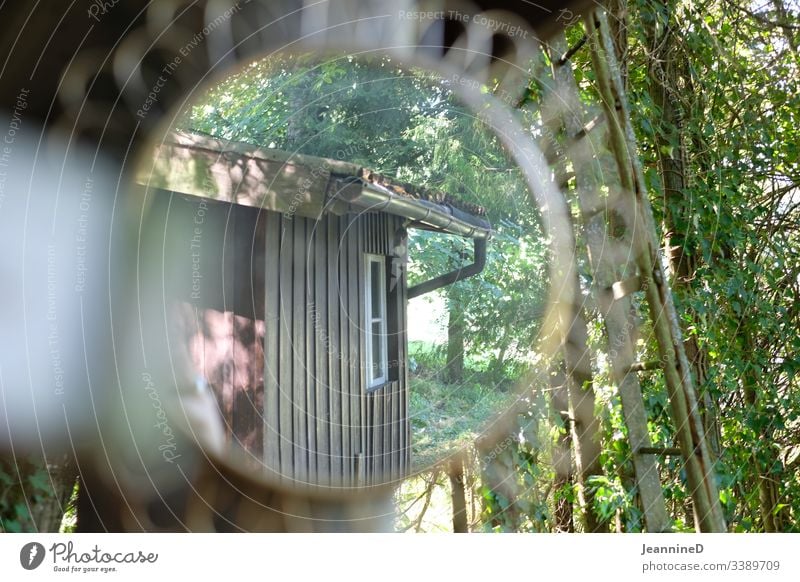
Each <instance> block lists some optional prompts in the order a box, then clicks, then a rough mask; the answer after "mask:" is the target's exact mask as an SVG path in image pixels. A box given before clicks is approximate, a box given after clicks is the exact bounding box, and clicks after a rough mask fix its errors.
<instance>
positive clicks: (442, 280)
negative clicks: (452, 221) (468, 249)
mask: <svg viewBox="0 0 800 582" xmlns="http://www.w3.org/2000/svg"><path fill="white" fill-rule="evenodd" d="M472 244H473V248H474V249H475V257H474V259H473V262H472V264H470V265H467V266H466V267H459V268H458V269H455V270H453V271H450V272H449V273H445V274H444V275H439V276H438V277H434V278H433V279H429V280H428V281H425V282H424V283H420V284H418V285H414V286H413V287H409V288H408V298H409V299H413V298H414V297H419V296H420V295H425V294H426V293H430V292H431V291H436V290H437V289H441V288H442V287H445V286H447V285H452V284H453V283H457V282H458V281H463V280H464V279H466V278H468V277H472V276H473V275H477V274H478V273H480V272H481V271H483V268H484V267H485V266H486V239H485V238H474V239H472Z"/></svg>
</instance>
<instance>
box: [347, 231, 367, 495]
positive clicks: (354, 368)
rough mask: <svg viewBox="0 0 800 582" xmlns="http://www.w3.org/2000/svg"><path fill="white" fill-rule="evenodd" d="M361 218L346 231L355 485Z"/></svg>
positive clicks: (358, 446)
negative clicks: (359, 222)
mask: <svg viewBox="0 0 800 582" xmlns="http://www.w3.org/2000/svg"><path fill="white" fill-rule="evenodd" d="M358 231H359V224H358V219H357V218H355V217H353V220H352V221H351V223H350V228H349V229H348V232H347V255H348V293H347V295H348V297H347V299H348V302H347V311H348V314H347V315H348V317H347V321H348V326H347V327H348V334H349V336H350V357H349V358H348V360H347V367H348V368H349V369H350V387H349V393H350V443H351V451H350V454H351V456H352V460H351V462H352V472H353V473H352V481H351V483H353V484H354V485H355V484H357V483H358V478H359V476H358V475H357V474H356V463H355V460H356V459H357V458H358V455H359V454H361V453H363V450H362V449H361V430H362V427H361V425H362V422H361V397H362V395H363V394H364V384H363V383H362V382H361V370H362V369H363V367H364V366H363V359H362V357H363V356H362V352H361V349H360V347H361V338H362V336H363V334H364V332H363V331H362V330H363V329H364V327H363V326H362V325H361V318H362V315H361V314H362V312H363V309H362V308H361V305H362V303H361V301H360V300H359V299H360V297H361V296H362V289H363V287H364V285H363V284H362V278H361V276H362V268H361V266H362V265H363V263H364V260H363V256H364V255H363V253H361V252H359V247H358V239H359V237H358Z"/></svg>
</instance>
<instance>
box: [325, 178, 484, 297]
mask: <svg viewBox="0 0 800 582" xmlns="http://www.w3.org/2000/svg"><path fill="white" fill-rule="evenodd" d="M333 190H334V193H333V195H332V196H331V197H330V199H329V201H328V203H327V204H331V203H336V202H344V203H346V204H347V206H348V207H349V208H350V209H353V208H355V209H360V210H371V211H378V212H388V213H389V214H396V215H398V216H403V217H405V218H409V219H411V220H413V221H415V222H416V223H417V224H418V225H419V227H420V228H426V227H427V228H432V229H433V230H438V231H444V232H448V233H450V234H454V235H457V236H463V237H466V238H471V239H472V244H473V248H474V256H473V262H472V263H471V264H469V265H466V266H464V267H459V268H457V269H454V270H453V271H450V272H449V273H445V274H443V275H439V276H437V277H434V278H433V279H430V280H428V281H425V282H423V283H420V284H418V285H414V286H413V287H409V288H408V298H409V299H413V298H414V297H419V296H420V295H424V294H426V293H430V292H431V291H436V290H437V289H441V288H442V287H445V286H447V285H452V284H453V283H457V282H458V281H463V280H464V279H466V278H468V277H472V276H474V275H477V274H478V273H480V272H481V271H483V269H484V267H485V266H486V241H487V240H488V239H489V237H490V236H491V233H492V227H491V224H489V222H487V221H486V220H484V219H482V218H478V217H476V216H471V215H469V214H467V213H465V212H462V211H460V210H458V209H456V208H452V207H450V206H444V205H441V204H435V203H433V202H428V201H425V200H412V199H409V198H406V197H403V196H398V195H397V194H395V193H393V192H391V191H390V190H387V189H386V188H384V187H382V186H380V185H378V184H369V185H365V184H364V183H363V182H362V181H361V180H360V179H353V178H350V177H347V178H344V179H339V180H337V181H336V182H335V183H334V184H333Z"/></svg>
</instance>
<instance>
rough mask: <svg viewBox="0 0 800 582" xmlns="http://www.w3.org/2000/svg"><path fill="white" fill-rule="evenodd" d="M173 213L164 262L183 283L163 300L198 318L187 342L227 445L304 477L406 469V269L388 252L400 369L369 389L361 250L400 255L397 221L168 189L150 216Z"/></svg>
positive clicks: (365, 477) (387, 476)
mask: <svg viewBox="0 0 800 582" xmlns="http://www.w3.org/2000/svg"><path fill="white" fill-rule="evenodd" d="M165 212H166V213H167V215H168V216H167V218H165V219H163V220H164V222H165V227H166V230H167V231H168V232H169V233H170V236H169V242H168V243H167V244H165V245H164V252H165V260H166V263H165V265H167V270H168V271H170V272H172V277H170V278H169V280H170V281H175V283H173V284H172V285H170V286H169V287H170V288H169V290H168V295H170V296H171V297H172V298H173V299H174V300H176V301H178V302H180V303H181V304H182V305H183V306H184V307H185V306H186V305H187V304H188V305H189V306H190V307H191V309H189V310H186V309H184V313H190V314H191V313H194V317H193V318H192V317H190V318H189V319H193V321H187V322H184V323H183V326H184V328H185V329H186V330H188V331H185V332H184V333H183V337H184V338H185V340H184V341H185V342H186V343H187V348H188V350H189V353H190V358H191V360H192V362H193V365H194V367H195V369H196V370H197V372H198V373H200V374H202V375H204V376H205V377H206V379H207V380H208V383H209V385H210V387H211V389H212V390H213V392H214V394H215V396H216V399H217V401H218V403H219V407H220V413H221V415H222V417H223V420H224V424H225V432H226V437H227V439H228V445H232V446H234V447H235V448H240V449H243V450H244V451H245V452H246V453H247V457H248V464H250V465H251V466H252V467H253V468H256V467H265V468H266V469H267V470H268V471H270V472H274V473H277V474H279V475H280V476H282V477H284V478H290V479H294V480H297V481H300V482H309V483H313V484H322V485H333V486H337V485H356V484H363V485H370V484H377V483H380V482H385V481H388V480H393V479H397V478H400V477H402V476H404V475H405V474H406V473H407V471H408V468H409V466H410V459H409V451H410V426H409V422H408V393H407V386H408V378H407V366H406V362H407V341H406V331H405V322H406V321H407V320H406V303H407V295H406V281H405V269H404V268H403V269H400V270H398V269H396V265H392V263H391V261H392V259H391V258H390V259H388V261H389V263H387V276H388V277H389V278H390V281H387V290H388V291H389V300H388V301H387V310H388V311H389V323H390V333H391V332H392V331H393V332H394V333H395V334H396V335H395V336H393V337H392V338H390V342H389V364H390V368H392V367H394V369H393V370H392V372H393V377H392V378H391V380H392V381H390V382H389V383H388V384H386V385H384V386H383V387H380V388H378V389H375V390H373V391H367V390H365V382H366V365H367V358H366V355H365V342H366V337H365V330H366V325H365V312H364V311H365V306H364V301H365V294H364V278H365V273H364V267H365V265H364V254H365V253H373V254H380V255H386V256H390V255H392V253H393V252H394V250H395V249H394V245H395V243H396V242H398V241H397V240H396V233H397V231H398V230H399V229H400V228H401V219H400V218H398V217H394V216H390V215H386V214H363V215H347V216H341V217H339V216H334V215H325V216H324V217H323V218H322V219H321V220H319V221H317V220H313V219H308V218H302V217H287V215H284V214H279V213H275V212H271V211H259V209H256V208H250V207H245V206H241V205H233V204H228V203H221V202H215V201H210V200H206V199H200V198H196V197H192V196H187V195H179V194H173V195H171V196H170V193H168V192H162V196H161V197H160V199H159V202H158V208H157V209H155V214H164V213H165ZM198 221H199V224H198ZM198 229H199V232H198ZM195 253H199V257H197V256H195ZM397 261H400V262H402V263H403V266H404V259H403V258H396V259H395V262H397ZM393 267H395V268H393ZM393 271H394V272H395V274H399V275H400V278H399V279H397V280H391V276H392V275H391V274H392V272H393ZM198 275H199V276H198Z"/></svg>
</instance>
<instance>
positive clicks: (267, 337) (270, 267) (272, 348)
mask: <svg viewBox="0 0 800 582" xmlns="http://www.w3.org/2000/svg"><path fill="white" fill-rule="evenodd" d="M264 214H265V216H266V221H265V227H264V228H265V232H264V239H265V241H266V242H265V253H264V264H265V267H264V270H265V286H264V310H265V314H264V325H265V331H264V340H263V342H264V343H263V346H264V419H265V421H264V464H265V465H266V468H267V471H268V472H270V473H280V470H281V467H280V440H279V438H278V435H279V434H280V420H279V418H280V417H279V413H280V384H279V372H280V367H279V354H280V352H279V349H278V338H279V337H280V325H281V320H280V310H281V305H280V296H279V294H278V290H279V289H280V248H281V215H280V214H277V213H275V212H265V213H264Z"/></svg>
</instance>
